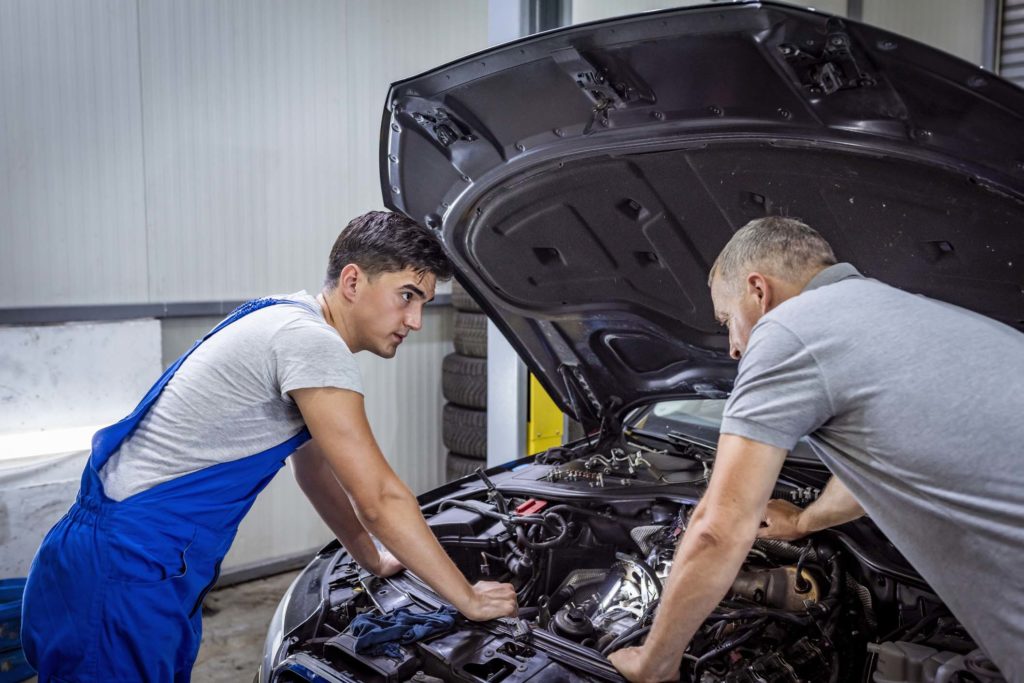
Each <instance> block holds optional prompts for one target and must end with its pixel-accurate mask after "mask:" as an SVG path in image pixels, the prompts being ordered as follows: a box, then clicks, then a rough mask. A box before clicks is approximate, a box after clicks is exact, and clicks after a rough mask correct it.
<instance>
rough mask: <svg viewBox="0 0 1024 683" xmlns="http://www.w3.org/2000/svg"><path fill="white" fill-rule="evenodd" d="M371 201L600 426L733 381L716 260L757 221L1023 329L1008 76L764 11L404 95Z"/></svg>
mask: <svg viewBox="0 0 1024 683" xmlns="http://www.w3.org/2000/svg"><path fill="white" fill-rule="evenodd" d="M380 172H381V182H382V189H383V193H384V198H385V203H386V204H387V205H388V206H390V207H391V208H393V209H395V210H398V211H402V212H404V213H406V214H407V215H409V216H411V217H412V218H414V219H416V220H419V221H422V222H424V223H425V224H427V225H429V226H432V227H434V228H436V229H438V230H439V232H440V235H441V236H442V238H443V240H444V242H445V244H446V247H447V250H448V251H449V253H450V255H451V257H452V260H453V262H454V264H455V266H456V271H457V274H458V277H459V279H460V281H462V282H463V284H464V285H465V286H466V288H467V289H468V290H469V291H470V292H471V293H472V294H473V295H474V296H475V297H476V298H477V300H478V301H480V303H481V304H482V306H483V307H484V309H485V310H486V312H487V313H488V315H489V316H490V318H491V319H492V320H494V321H495V323H496V324H497V326H498V327H499V329H501V330H502V332H503V333H504V334H505V336H506V337H508V339H509V340H510V342H511V343H512V344H513V346H514V347H515V348H516V350H517V351H518V352H519V354H520V356H521V357H522V358H523V359H524V360H525V361H526V363H527V365H528V366H529V367H530V369H531V371H533V372H534V373H536V374H538V375H539V377H540V378H541V381H542V382H543V383H544V386H545V388H546V389H547V390H548V392H549V393H550V394H551V395H552V396H553V397H554V398H555V400H556V401H557V402H558V403H559V405H560V407H561V408H562V409H563V410H566V411H567V412H569V413H570V414H573V415H574V416H575V417H577V418H578V419H580V420H581V421H583V422H584V423H585V424H587V425H588V426H594V425H596V424H597V422H598V421H599V420H600V419H601V417H602V415H603V414H605V413H607V412H618V411H621V410H624V409H627V408H629V407H631V406H634V405H637V404H638V403H643V402H646V401H650V400H653V399H655V398H668V397H673V396H674V397H685V396H703V397H719V396H723V395H725V394H726V393H727V392H728V391H729V389H730V387H731V381H732V378H733V377H734V373H735V364H734V363H733V362H732V361H731V360H729V358H728V356H727V349H726V346H727V344H726V339H725V337H724V335H723V334H722V333H721V331H720V330H719V329H718V328H717V327H716V324H715V322H714V316H713V314H712V310H711V302H710V297H709V296H708V290H707V285H706V280H707V275H708V271H709V267H710V264H711V262H712V261H713V259H714V258H715V256H716V255H717V253H718V252H719V250H720V249H721V248H722V246H724V244H725V243H726V242H727V241H728V239H729V237H730V236H731V234H732V233H733V231H735V230H736V229H737V228H739V227H740V226H742V225H743V224H744V223H746V222H747V221H749V220H751V219H754V218H757V217H759V216H764V215H767V214H782V215H791V216H797V217H800V218H802V219H804V220H805V221H807V222H808V223H809V224H811V225H812V226H814V227H815V228H817V229H818V230H819V231H820V232H821V233H822V234H823V235H824V236H825V237H826V238H827V239H829V241H830V242H831V243H832V244H833V246H834V247H835V250H836V252H837V255H838V256H839V258H840V259H841V260H848V261H851V262H853V263H854V264H855V265H857V266H858V267H859V268H860V269H861V270H862V272H864V273H865V274H867V275H869V276H871V277H877V278H879V279H881V280H883V281H886V282H889V283H891V284H894V285H896V286H899V287H902V288H905V289H908V290H910V291H914V292H919V293H923V294H927V295H929V296H932V297H935V298H938V299H941V300H945V301H949V302H952V303H955V304H958V305H961V306H964V307H967V308H970V309H973V310H976V311H979V312H981V313H983V314H986V315H989V316H992V317H994V318H996V319H999V320H1001V321H1003V322H1006V323H1008V324H1010V325H1013V326H1016V327H1017V328H1019V329H1024V275H1022V272H1024V270H1022V267H1024V248H1022V247H1021V229H1022V228H1021V226H1022V225H1024V91H1021V90H1020V89H1019V88H1017V87H1016V86H1014V85H1012V84H1010V83H1008V82H1006V81H1003V80H1002V79H1000V78H998V77H996V76H993V75H992V74H989V73H987V72H985V71H982V70H981V69H979V68H978V67H975V66H973V65H971V64H969V63H967V62H964V61H962V60H960V59H958V58H956V57H953V56H951V55H948V54H945V53H942V52H940V51H938V50H935V49H933V48H930V47H928V46H925V45H922V44H920V43H917V42H915V41H913V40H910V39H907V38H904V37H902V36H898V35H895V34H892V33H888V32H886V31H882V30H880V29H877V28H873V27H870V26H866V25H864V24H860V23H857V22H853V21H849V20H845V19H835V18H830V17H828V16H827V15H823V14H820V13H816V12H812V11H807V10H801V9H798V8H795V7H792V6H785V5H779V4H773V3H769V2H762V3H751V4H728V5H726V4H719V5H713V6H702V7H696V8H685V9H679V10H666V11H663V12H654V13H648V14H643V15H636V16H632V17H623V18H617V19H614V20H609V21H606V22H597V23H593V24H586V25H581V26H575V27H571V28H566V29H562V30H559V31H553V32H549V33H545V34H541V35H538V36H534V37H530V38H526V39H523V40H521V41H518V42H515V43H510V44H508V45H503V46H500V47H496V48H494V49H492V50H488V51H486V52H482V53H479V54H476V55H472V56H470V57H467V58H465V59H463V60H460V61H457V62H453V63H451V64H449V65H446V66H443V67H440V68H438V69H435V70H433V71H430V72H427V73H425V74H422V75H420V76H417V77H415V78H410V79H407V80H405V81H401V82H398V83H396V84H394V85H393V86H392V88H391V91H390V93H389V95H388V99H387V104H386V107H385V111H384V116H383V127H382V133H381V168H380Z"/></svg>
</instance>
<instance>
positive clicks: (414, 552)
mask: <svg viewBox="0 0 1024 683" xmlns="http://www.w3.org/2000/svg"><path fill="white" fill-rule="evenodd" d="M354 502H355V512H356V514H357V515H358V516H359V519H360V521H361V522H362V524H363V525H364V526H365V527H366V529H367V530H369V532H370V533H372V534H373V535H374V536H376V537H377V538H378V539H379V540H380V542H381V543H383V544H384V545H385V546H386V547H387V549H388V550H390V551H391V553H392V554H393V555H394V556H395V557H396V558H398V560H399V561H400V562H401V563H402V564H403V565H405V566H406V567H408V568H409V569H411V570H413V571H414V572H415V573H416V575H417V576H419V577H420V578H421V579H423V580H424V581H425V582H426V583H427V584H429V585H430V586H431V587H432V588H433V589H434V590H435V591H437V592H438V593H439V594H440V595H441V597H443V598H444V599H445V600H447V601H448V602H450V603H452V604H453V605H454V606H455V607H456V608H457V609H459V610H460V611H463V612H464V611H465V610H466V608H467V606H468V605H469V604H470V603H471V602H472V599H473V590H472V587H471V586H470V584H469V582H468V581H466V577H465V576H463V575H462V572H460V571H459V569H458V568H457V567H456V566H455V564H454V563H453V562H452V560H451V558H449V557H448V555H447V553H445V551H444V549H443V548H442V547H441V544H440V543H438V542H437V538H436V537H435V536H434V532H433V531H431V529H430V527H429V526H428V525H427V522H426V520H425V519H424V518H423V514H422V513H421V512H420V507H419V503H418V502H417V501H416V498H415V496H413V494H412V492H411V491H409V489H408V487H407V486H406V485H405V484H403V483H402V481H401V480H400V479H398V477H397V476H394V475H391V477H390V478H389V480H388V481H385V482H383V486H381V488H380V492H379V494H378V495H376V496H368V495H366V494H362V493H361V494H358V495H356V496H354Z"/></svg>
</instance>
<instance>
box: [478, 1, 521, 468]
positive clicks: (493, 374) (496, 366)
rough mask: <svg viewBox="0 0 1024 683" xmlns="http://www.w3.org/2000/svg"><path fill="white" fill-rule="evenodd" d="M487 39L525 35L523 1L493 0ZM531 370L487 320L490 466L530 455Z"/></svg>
mask: <svg viewBox="0 0 1024 683" xmlns="http://www.w3.org/2000/svg"><path fill="white" fill-rule="evenodd" d="M487 10H488V14H487V42H488V43H490V44H491V45H498V44H500V43H507V42H509V41H510V40H515V39H516V38H520V37H522V35H523V34H524V32H525V29H526V27H525V26H524V25H523V19H524V15H525V12H524V11H523V2H522V0H520V2H510V1H509V0H490V1H489V3H488V6H487ZM528 386H529V381H528V373H527V372H526V366H525V365H524V364H523V361H521V360H520V359H519V356H518V355H516V352H515V351H514V350H513V349H512V345H511V344H509V343H508V341H507V340H506V339H505V337H504V336H503V335H502V334H501V332H499V331H498V328H497V327H495V326H494V323H493V322H491V321H489V320H488V321H487V466H488V467H493V466H494V465H499V464H501V463H503V462H508V461H509V460H515V459H516V458H521V457H523V456H524V455H526V396H527V389H528Z"/></svg>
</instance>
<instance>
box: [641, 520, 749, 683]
mask: <svg viewBox="0 0 1024 683" xmlns="http://www.w3.org/2000/svg"><path fill="white" fill-rule="evenodd" d="M754 533H755V530H754V529H753V528H750V529H747V530H744V531H742V532H741V533H736V530H735V529H726V528H723V526H722V525H721V524H720V523H715V522H712V521H707V522H706V521H703V520H696V521H694V522H693V523H691V526H690V528H689V529H687V531H686V534H685V535H684V536H683V539H682V541H681V543H680V545H679V550H678V551H677V553H676V559H675V562H674V563H673V566H672V572H671V573H670V574H669V577H668V580H667V582H666V585H665V590H664V591H663V593H662V597H661V604H660V605H659V607H658V614H657V616H656V617H655V620H654V625H653V626H652V628H651V632H650V634H649V635H648V637H647V641H646V642H645V643H644V647H643V649H644V651H645V654H646V656H648V657H652V658H653V657H656V658H657V662H656V665H655V666H652V669H657V670H658V671H659V672H662V673H666V674H667V673H669V672H673V671H674V672H676V673H678V670H679V665H680V663H681V661H682V657H683V652H684V651H685V650H686V646H687V644H688V643H689V642H690V639H691V638H692V637H693V635H694V634H695V633H696V632H697V629H698V628H699V627H700V625H701V624H702V623H703V621H704V619H705V618H707V616H708V614H710V613H711V610H713V609H714V608H715V605H717V604H718V603H719V602H720V601H721V600H722V598H723V597H725V594H726V592H728V590H729V588H730V586H732V583H733V581H734V580H735V578H736V574H737V573H738V572H739V569H740V566H741V565H742V564H743V560H744V558H746V556H747V552H748V551H749V550H750V546H751V545H752V544H753V542H754Z"/></svg>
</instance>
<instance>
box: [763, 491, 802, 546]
mask: <svg viewBox="0 0 1024 683" xmlns="http://www.w3.org/2000/svg"><path fill="white" fill-rule="evenodd" d="M802 512H803V508H800V507H798V506H796V505H793V504H792V503H790V502H789V501H787V500H782V499H780V498H773V499H772V500H769V501H768V505H767V507H766V508H765V511H764V522H762V526H761V528H760V529H758V530H757V536H758V538H777V539H779V540H780V541H795V540H796V539H798V538H803V537H804V536H806V535H807V531H805V530H804V529H803V528H802V527H801V526H800V514H801V513H802Z"/></svg>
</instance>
